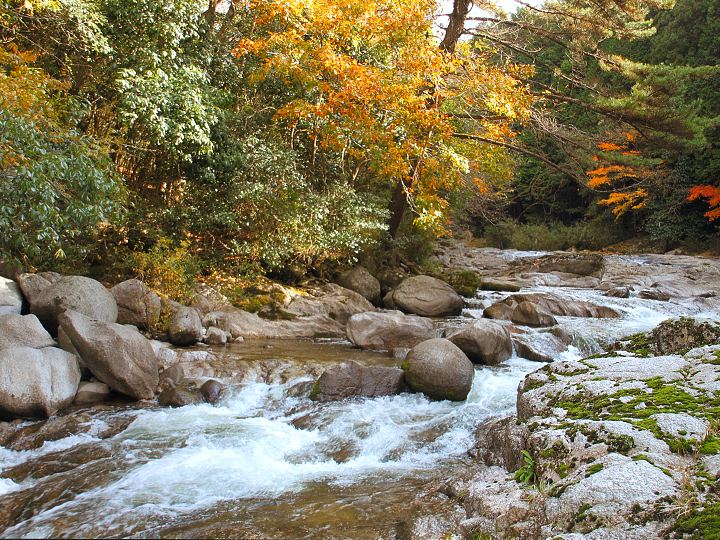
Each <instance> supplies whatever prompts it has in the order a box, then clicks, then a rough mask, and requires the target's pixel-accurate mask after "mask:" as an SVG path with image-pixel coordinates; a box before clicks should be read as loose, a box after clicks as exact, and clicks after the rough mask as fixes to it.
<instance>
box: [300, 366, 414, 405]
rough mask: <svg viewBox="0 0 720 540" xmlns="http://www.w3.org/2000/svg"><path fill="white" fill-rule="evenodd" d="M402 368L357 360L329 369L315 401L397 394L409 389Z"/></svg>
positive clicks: (315, 395) (316, 386)
mask: <svg viewBox="0 0 720 540" xmlns="http://www.w3.org/2000/svg"><path fill="white" fill-rule="evenodd" d="M404 379H405V375H404V373H403V370H402V369H399V368H393V367H384V366H369V367H366V366H363V365H361V364H358V363H357V362H355V361H354V360H350V361H348V362H344V363H342V364H340V365H339V366H335V367H333V368H330V369H328V370H327V371H325V372H324V373H323V374H322V375H321V376H320V378H319V379H318V382H317V384H316V385H315V388H314V389H313V391H312V393H311V394H310V398H311V399H313V400H315V401H321V402H326V401H339V400H342V399H346V398H349V397H356V396H361V397H378V396H394V395H396V394H399V393H401V392H402V391H403V390H404V389H405V381H404Z"/></svg>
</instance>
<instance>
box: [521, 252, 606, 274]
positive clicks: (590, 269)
mask: <svg viewBox="0 0 720 540" xmlns="http://www.w3.org/2000/svg"><path fill="white" fill-rule="evenodd" d="M533 267H534V268H535V269H536V270H537V271H538V272H544V273H550V272H563V273H567V274H577V275H580V276H593V277H596V278H602V277H603V274H604V273H605V258H604V257H603V255H602V254H599V253H582V254H554V255H548V256H545V257H542V258H541V259H540V260H539V261H537V262H535V263H534V264H533Z"/></svg>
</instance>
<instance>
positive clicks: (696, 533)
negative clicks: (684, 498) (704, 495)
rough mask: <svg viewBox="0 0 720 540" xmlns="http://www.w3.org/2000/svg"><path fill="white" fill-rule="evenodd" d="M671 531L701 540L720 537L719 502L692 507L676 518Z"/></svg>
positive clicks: (716, 539) (714, 539)
mask: <svg viewBox="0 0 720 540" xmlns="http://www.w3.org/2000/svg"><path fill="white" fill-rule="evenodd" d="M672 531H673V532H675V533H678V534H687V535H691V538H699V539H702V540H718V539H720V503H718V502H713V503H711V504H704V505H703V506H701V507H698V508H693V509H692V510H690V512H687V513H685V514H683V515H682V516H681V517H680V518H679V519H678V520H677V522H676V523H675V525H674V526H673V527H672Z"/></svg>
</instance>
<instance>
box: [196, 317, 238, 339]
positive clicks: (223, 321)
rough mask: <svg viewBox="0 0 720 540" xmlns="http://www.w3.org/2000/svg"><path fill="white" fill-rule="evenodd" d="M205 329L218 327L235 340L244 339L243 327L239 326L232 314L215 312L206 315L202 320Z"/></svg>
mask: <svg viewBox="0 0 720 540" xmlns="http://www.w3.org/2000/svg"><path fill="white" fill-rule="evenodd" d="M202 325H203V328H211V327H213V326H214V327H216V328H220V329H221V330H223V331H224V332H225V333H226V334H230V336H231V337H232V339H233V340H236V339H237V338H239V337H242V333H243V329H242V326H241V325H239V324H237V323H236V322H235V321H234V320H233V317H232V315H231V314H230V312H227V311H213V312H211V313H208V314H207V315H205V316H204V317H203V319H202Z"/></svg>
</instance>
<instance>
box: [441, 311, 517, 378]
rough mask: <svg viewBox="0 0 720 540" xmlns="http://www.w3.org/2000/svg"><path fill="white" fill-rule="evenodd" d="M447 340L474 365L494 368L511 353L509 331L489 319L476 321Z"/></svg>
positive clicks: (511, 346)
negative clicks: (485, 365)
mask: <svg viewBox="0 0 720 540" xmlns="http://www.w3.org/2000/svg"><path fill="white" fill-rule="evenodd" d="M448 339H449V340H450V341H452V342H453V343H454V344H455V345H457V346H458V347H460V349H461V350H462V352H464V353H465V354H466V355H467V357H468V358H469V359H470V360H471V361H472V362H474V363H476V364H487V365H488V366H494V365H496V364H499V363H500V362H504V361H505V360H507V359H508V358H510V357H511V356H512V353H513V345H512V339H511V338H510V331H509V330H508V329H507V328H506V327H505V326H503V325H501V324H499V323H496V322H493V321H491V320H489V319H478V320H477V321H475V322H473V323H472V324H471V325H470V326H466V327H465V328H462V329H459V330H457V331H456V332H454V333H452V334H450V335H449V336H448Z"/></svg>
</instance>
